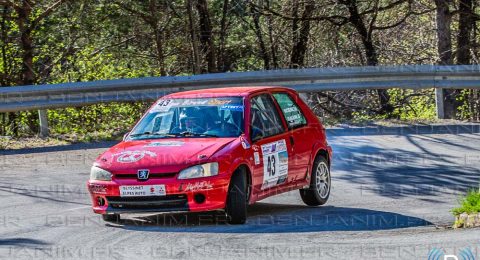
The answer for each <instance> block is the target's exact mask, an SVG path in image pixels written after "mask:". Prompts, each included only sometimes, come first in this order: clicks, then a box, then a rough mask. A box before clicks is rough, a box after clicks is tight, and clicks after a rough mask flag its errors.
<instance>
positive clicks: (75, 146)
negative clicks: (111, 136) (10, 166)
mask: <svg viewBox="0 0 480 260" xmlns="http://www.w3.org/2000/svg"><path fill="white" fill-rule="evenodd" d="M118 142H119V141H103V142H95V143H75V144H67V145H56V146H48V147H35V148H23V149H13V150H0V155H15V154H32V153H48V152H64V151H73V150H88V149H99V148H109V147H112V146H114V145H116V144H118Z"/></svg>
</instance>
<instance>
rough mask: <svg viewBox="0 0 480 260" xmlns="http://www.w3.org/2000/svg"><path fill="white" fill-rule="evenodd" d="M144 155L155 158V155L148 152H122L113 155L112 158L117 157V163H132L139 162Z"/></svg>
mask: <svg viewBox="0 0 480 260" xmlns="http://www.w3.org/2000/svg"><path fill="white" fill-rule="evenodd" d="M145 155H148V156H150V157H157V154H156V153H154V152H150V151H124V152H120V153H116V154H113V155H112V157H115V156H118V158H117V162H119V163H134V162H138V161H140V160H141V159H142V158H143V157H145Z"/></svg>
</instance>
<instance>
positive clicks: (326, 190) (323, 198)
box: [300, 156, 331, 206]
mask: <svg viewBox="0 0 480 260" xmlns="http://www.w3.org/2000/svg"><path fill="white" fill-rule="evenodd" d="M330 188H331V177H330V168H329V167H328V162H327V160H326V159H325V158H324V157H323V156H317V158H315V162H314V164H313V169H312V176H311V180H310V186H309V187H308V188H307V189H301V190H300V196H301V197H302V200H303V202H305V204H307V205H308V206H319V205H323V204H325V203H327V200H328V197H329V196H330Z"/></svg>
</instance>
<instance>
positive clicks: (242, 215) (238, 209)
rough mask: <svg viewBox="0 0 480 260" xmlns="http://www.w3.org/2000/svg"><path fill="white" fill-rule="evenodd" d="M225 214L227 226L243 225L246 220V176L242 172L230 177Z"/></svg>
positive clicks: (239, 171)
mask: <svg viewBox="0 0 480 260" xmlns="http://www.w3.org/2000/svg"><path fill="white" fill-rule="evenodd" d="M225 213H226V215H227V222H228V223H229V224H244V223H245V221H246V220H247V176H246V172H245V171H244V170H238V171H236V172H235V173H234V174H233V175H232V179H231V180H230V186H229V187H228V194H227V205H226V207H225Z"/></svg>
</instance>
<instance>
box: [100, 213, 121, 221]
mask: <svg viewBox="0 0 480 260" xmlns="http://www.w3.org/2000/svg"><path fill="white" fill-rule="evenodd" d="M102 218H103V220H104V221H107V222H119V221H120V214H103V215H102Z"/></svg>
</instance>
